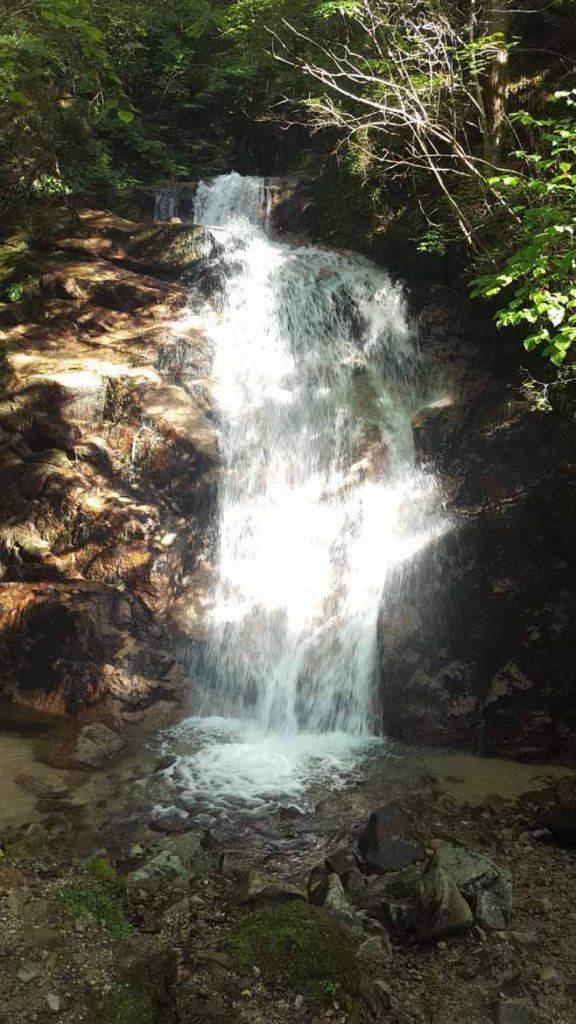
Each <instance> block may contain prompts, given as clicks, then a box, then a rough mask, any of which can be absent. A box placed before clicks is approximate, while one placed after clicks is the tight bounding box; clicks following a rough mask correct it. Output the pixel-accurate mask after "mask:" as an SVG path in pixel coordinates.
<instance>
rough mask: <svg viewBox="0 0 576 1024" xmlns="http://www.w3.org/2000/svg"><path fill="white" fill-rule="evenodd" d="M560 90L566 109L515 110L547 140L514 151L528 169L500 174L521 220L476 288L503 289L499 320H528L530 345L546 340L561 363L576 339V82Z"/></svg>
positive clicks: (544, 345)
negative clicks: (502, 257) (547, 113)
mask: <svg viewBox="0 0 576 1024" xmlns="http://www.w3.org/2000/svg"><path fill="white" fill-rule="evenodd" d="M555 98H556V100H557V101H558V102H564V103H565V104H566V105H567V107H568V112H567V114H565V115H564V116H562V115H560V116H555V117H548V118H535V117H533V116H532V115H531V114H529V113H526V112H522V113H519V114H517V115H515V120H516V122H517V123H518V124H520V125H522V126H523V127H525V128H529V129H530V131H531V133H533V134H534V135H535V136H536V137H537V139H538V140H539V147H538V151H537V152H531V153H527V152H526V151H524V150H518V151H516V152H515V153H514V157H515V158H516V159H517V160H521V161H523V162H525V163H526V164H527V165H528V166H527V170H526V173H523V172H520V173H518V174H506V175H503V176H501V177H500V178H498V185H499V186H500V187H501V188H502V189H506V190H507V191H508V192H509V193H510V204H511V206H512V207H513V210H514V213H515V214H516V216H517V217H518V218H519V224H518V227H517V229H516V231H515V233H514V246H513V251H512V252H511V253H510V255H509V256H508V258H507V259H506V261H505V264H504V267H503V268H502V269H500V268H498V269H497V270H495V271H493V272H491V273H487V274H483V275H481V276H479V277H477V278H476V280H475V282H474V294H475V295H477V296H481V297H484V298H487V299H491V298H494V297H496V296H501V295H503V296H504V298H505V305H503V306H502V307H501V309H500V310H499V311H498V313H497V315H496V322H497V324H498V325H499V326H500V327H510V326H518V325H520V326H522V325H524V324H528V325H529V334H528V335H527V337H525V338H524V347H525V348H526V349H527V351H529V352H530V351H531V350H532V349H535V348H538V347H541V349H542V354H543V355H544V356H547V357H549V358H550V360H551V361H552V362H553V363H554V364H555V365H556V366H560V365H561V364H562V363H564V361H565V360H566V358H567V356H568V355H569V350H570V348H571V346H572V345H573V344H574V342H576V246H575V238H574V235H575V231H576V117H575V116H574V114H573V113H572V111H573V108H574V107H576V89H575V90H572V91H571V92H563V93H560V92H559V93H556V97H555Z"/></svg>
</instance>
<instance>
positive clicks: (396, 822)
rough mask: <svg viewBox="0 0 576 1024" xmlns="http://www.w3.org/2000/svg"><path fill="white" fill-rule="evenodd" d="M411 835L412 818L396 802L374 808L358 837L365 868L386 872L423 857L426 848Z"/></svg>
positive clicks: (380, 872) (375, 871) (381, 872)
mask: <svg viewBox="0 0 576 1024" xmlns="http://www.w3.org/2000/svg"><path fill="white" fill-rule="evenodd" d="M412 836H413V832H412V827H411V824H410V821H409V820H408V818H407V817H406V815H405V814H404V812H403V811H402V810H401V808H400V807H399V806H398V805H397V804H387V805H386V806H384V807H380V808H379V809H378V810H377V811H374V812H373V813H372V814H371V815H370V817H369V819H368V823H367V825H366V827H365V828H364V830H363V831H362V832H361V834H360V837H359V840H358V847H359V850H360V854H361V857H362V860H363V863H364V868H365V870H366V871H367V872H369V873H370V872H372V873H375V874H385V873H386V872H388V871H397V870H398V869H399V868H404V867H406V866H408V865H409V864H414V863H415V862H416V861H419V860H424V858H425V851H424V847H423V846H422V844H421V843H420V842H418V841H417V840H416V839H414V838H413V837H412Z"/></svg>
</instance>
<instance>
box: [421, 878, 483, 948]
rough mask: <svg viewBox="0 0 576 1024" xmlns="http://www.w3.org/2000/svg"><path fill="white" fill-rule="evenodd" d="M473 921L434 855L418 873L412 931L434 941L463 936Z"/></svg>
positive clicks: (457, 889) (424, 938)
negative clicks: (419, 882)
mask: <svg viewBox="0 0 576 1024" xmlns="http://www.w3.org/2000/svg"><path fill="white" fill-rule="evenodd" d="M473 924H474V918H473V915H472V911H471V910H470V907H469V905H468V903H467V902H466V900H465V899H464V897H463V895H462V893H461V892H460V890H459V888H458V886H457V885H456V883H455V881H454V879H453V878H451V877H450V875H449V874H448V873H447V872H446V871H444V870H443V868H442V867H441V865H440V864H439V862H438V859H437V858H434V859H433V860H432V862H431V863H430V864H429V865H428V867H427V868H426V870H425V872H424V874H423V876H422V889H421V895H420V906H419V908H418V917H417V922H416V932H417V935H418V937H419V938H420V939H421V940H423V941H426V942H428V941H438V940H440V939H445V938H449V937H450V936H453V935H464V934H465V933H466V932H468V931H470V929H471V928H472V926H473Z"/></svg>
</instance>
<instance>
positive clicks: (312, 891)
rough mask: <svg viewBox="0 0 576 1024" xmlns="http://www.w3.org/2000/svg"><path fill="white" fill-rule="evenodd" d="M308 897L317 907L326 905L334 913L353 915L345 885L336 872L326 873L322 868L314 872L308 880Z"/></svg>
mask: <svg viewBox="0 0 576 1024" xmlns="http://www.w3.org/2000/svg"><path fill="white" fill-rule="evenodd" d="M308 899H309V901H310V903H313V904H315V906H317V907H326V909H327V910H331V911H332V913H334V914H344V915H346V916H348V917H350V916H351V915H352V907H351V906H350V903H349V902H348V898H347V895H346V892H345V890H344V886H343V885H342V882H341V880H340V878H339V876H338V875H337V874H336V873H335V872H331V873H329V874H326V873H324V872H323V871H322V869H320V871H319V872H317V873H314V872H313V873H312V875H311V876H310V879H309V882H308Z"/></svg>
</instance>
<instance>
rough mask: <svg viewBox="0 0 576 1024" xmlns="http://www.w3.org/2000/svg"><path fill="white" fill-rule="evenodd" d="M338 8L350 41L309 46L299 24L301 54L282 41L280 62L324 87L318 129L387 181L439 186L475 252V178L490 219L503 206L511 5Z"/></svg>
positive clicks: (432, 0)
mask: <svg viewBox="0 0 576 1024" xmlns="http://www.w3.org/2000/svg"><path fill="white" fill-rule="evenodd" d="M499 4H503V5H504V6H503V7H502V6H498V5H499ZM335 6H336V5H335V4H325V5H324V7H325V8H326V9H327V10H331V9H332V8H334V7H335ZM337 6H338V7H339V8H340V10H341V12H342V14H344V15H346V16H347V18H348V24H349V30H348V33H347V36H346V38H345V39H344V40H340V41H334V42H325V41H322V40H318V39H312V38H311V37H310V36H309V35H305V34H304V33H303V32H302V31H300V30H299V29H298V28H297V27H296V26H295V25H293V24H292V23H288V25H287V27H288V28H289V29H290V31H291V32H292V34H293V36H294V37H295V38H296V39H297V40H300V41H303V42H304V43H305V44H306V48H305V50H304V52H303V53H298V52H295V50H294V48H292V47H291V46H290V44H289V42H287V41H286V37H285V36H283V37H282V38H278V40H277V56H278V58H279V60H281V61H283V62H286V63H288V64H290V65H291V66H293V67H295V68H298V69H299V70H300V72H301V73H302V74H303V75H304V76H306V77H308V78H310V79H312V80H313V81H314V82H315V83H317V84H319V85H320V86H321V91H320V94H319V95H314V96H312V97H311V98H310V100H309V102H308V108H309V112H310V117H311V121H312V125H313V128H314V129H316V130H318V129H334V128H335V129H337V130H338V131H339V132H340V134H341V136H343V137H344V138H345V139H346V142H347V144H348V145H349V146H350V147H353V148H355V149H357V150H358V149H359V150H361V151H362V152H363V153H364V155H365V157H366V161H367V162H368V163H370V164H374V163H376V164H378V165H380V167H381V168H382V170H383V171H385V172H386V175H387V177H388V179H389V180H390V178H391V177H407V176H408V175H409V174H412V173H413V172H414V171H416V172H417V173H419V174H424V175H425V176H427V177H429V178H431V179H433V181H434V183H435V186H436V188H437V189H439V190H440V191H441V193H442V194H443V195H444V197H445V199H446V201H447V203H448V205H449V206H450V207H451V209H452V212H453V215H454V216H455V218H456V221H457V223H458V225H459V228H460V230H461V232H462V234H463V235H464V237H465V238H466V240H467V242H468V243H469V244H470V245H471V246H474V245H476V244H477V241H478V238H477V235H478V233H477V227H476V224H477V219H478V218H477V212H476V211H475V212H474V213H473V214H472V215H471V214H470V213H469V212H467V210H466V207H465V204H464V203H463V202H462V201H461V200H460V198H459V194H460V193H461V191H462V188H461V185H462V182H463V181H466V180H472V181H473V182H474V184H475V187H476V189H477V192H478V196H479V197H480V198H481V200H482V201H483V204H484V211H485V214H486V215H489V214H490V212H491V208H492V206H493V204H494V202H495V201H496V202H497V203H500V204H501V203H502V202H503V199H502V196H501V194H500V193H499V191H498V190H497V188H496V186H495V184H494V183H492V184H491V183H490V181H489V173H488V172H490V173H492V174H494V172H495V170H496V168H497V167H498V160H499V157H500V153H501V149H502V142H503V137H504V130H505V125H506V97H507V70H506V68H507V59H508V50H509V46H510V44H509V42H508V40H507V37H506V34H505V33H506V28H507V10H506V2H505V0H485V4H484V7H483V9H482V11H481V12H479V11H478V10H477V6H476V0H470V4H469V5H464V6H463V7H462V6H458V7H457V6H456V5H453V4H450V3H443V2H440V0H429V2H427V3H421V2H420V0H349V2H346V3H340V4H338V5H337Z"/></svg>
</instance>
